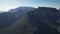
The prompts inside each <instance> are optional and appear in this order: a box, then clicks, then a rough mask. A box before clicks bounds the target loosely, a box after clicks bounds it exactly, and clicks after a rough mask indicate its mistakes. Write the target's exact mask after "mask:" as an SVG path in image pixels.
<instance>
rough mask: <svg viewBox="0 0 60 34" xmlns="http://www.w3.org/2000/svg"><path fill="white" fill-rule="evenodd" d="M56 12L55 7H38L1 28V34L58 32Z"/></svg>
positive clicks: (56, 33) (53, 33)
mask: <svg viewBox="0 0 60 34" xmlns="http://www.w3.org/2000/svg"><path fill="white" fill-rule="evenodd" d="M58 12H59V11H58V10H57V9H56V8H50V7H39V8H37V9H34V10H32V11H30V12H27V14H26V15H25V16H24V17H22V18H21V19H19V20H17V21H16V22H15V23H14V24H11V25H10V26H9V27H6V28H5V29H3V30H2V31H1V34H58V31H57V29H56V21H57V19H58V18H59V16H60V15H59V16H58V14H57V13H58Z"/></svg>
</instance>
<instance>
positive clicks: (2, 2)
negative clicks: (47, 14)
mask: <svg viewBox="0 0 60 34" xmlns="http://www.w3.org/2000/svg"><path fill="white" fill-rule="evenodd" d="M20 6H28V7H38V6H40V7H54V8H60V0H0V11H8V10H10V9H14V8H17V7H20Z"/></svg>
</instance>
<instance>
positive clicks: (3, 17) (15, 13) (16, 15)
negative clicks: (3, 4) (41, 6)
mask: <svg viewBox="0 0 60 34" xmlns="http://www.w3.org/2000/svg"><path fill="white" fill-rule="evenodd" d="M34 9H35V8H32V7H18V8H15V9H11V10H9V11H8V12H4V13H1V14H0V24H1V25H0V29H3V28H5V27H8V26H9V25H11V24H13V23H14V22H16V21H17V20H18V19H20V18H22V17H23V16H25V15H26V13H27V12H29V11H32V10H34Z"/></svg>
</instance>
